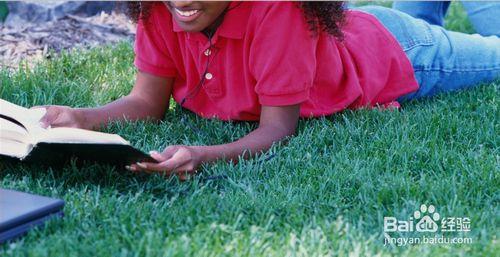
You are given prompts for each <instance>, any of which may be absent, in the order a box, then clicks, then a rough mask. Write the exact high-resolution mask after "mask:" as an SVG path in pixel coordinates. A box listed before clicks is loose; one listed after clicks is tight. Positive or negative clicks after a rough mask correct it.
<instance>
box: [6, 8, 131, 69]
mask: <svg viewBox="0 0 500 257" xmlns="http://www.w3.org/2000/svg"><path fill="white" fill-rule="evenodd" d="M134 37H135V26H134V24H132V23H131V22H130V21H129V20H128V19H127V18H126V16H125V15H124V14H122V13H116V12H112V13H111V14H107V13H104V12H102V13H101V14H100V15H95V16H91V17H80V16H75V15H69V14H68V15H65V16H64V17H62V18H61V19H58V20H55V21H50V22H42V23H27V24H23V26H22V27H6V26H2V25H0V66H1V68H8V69H14V68H18V67H19V64H20V63H22V64H26V65H28V66H30V65H32V64H34V63H36V62H37V61H39V60H41V59H43V58H51V57H52V56H51V55H53V54H52V53H59V52H61V51H63V50H66V49H72V48H75V47H78V48H88V47H93V46H97V45H103V44H109V43H115V42H118V41H122V40H133V39H134Z"/></svg>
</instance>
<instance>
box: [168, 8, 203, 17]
mask: <svg viewBox="0 0 500 257" xmlns="http://www.w3.org/2000/svg"><path fill="white" fill-rule="evenodd" d="M174 10H175V12H176V13H177V14H179V15H180V16H182V17H191V16H193V15H195V14H197V13H198V12H199V11H200V10H191V11H181V10H179V9H177V8H174Z"/></svg>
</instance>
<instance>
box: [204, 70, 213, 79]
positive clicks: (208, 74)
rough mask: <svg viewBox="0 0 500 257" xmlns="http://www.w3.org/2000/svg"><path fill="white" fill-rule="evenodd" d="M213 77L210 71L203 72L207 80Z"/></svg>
mask: <svg viewBox="0 0 500 257" xmlns="http://www.w3.org/2000/svg"><path fill="white" fill-rule="evenodd" d="M213 77H214V76H213V75H212V73H210V72H207V73H206V74H205V78H206V79H208V80H210V79H212V78H213Z"/></svg>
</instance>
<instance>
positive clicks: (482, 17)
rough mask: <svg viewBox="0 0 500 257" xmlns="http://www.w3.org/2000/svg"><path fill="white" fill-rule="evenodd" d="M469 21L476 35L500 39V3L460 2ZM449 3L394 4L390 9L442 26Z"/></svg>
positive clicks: (419, 2) (417, 2)
mask: <svg viewBox="0 0 500 257" xmlns="http://www.w3.org/2000/svg"><path fill="white" fill-rule="evenodd" d="M462 5H463V7H464V9H465V11H466V12H467V15H468V16H469V20H470V21H471V23H472V26H473V27H474V29H475V30H476V32H477V33H479V34H481V35H483V36H491V35H496V36H498V37H500V18H499V17H498V16H499V15H500V2H469V1H462ZM449 6H450V2H449V1H432V2H428V1H416V2H407V1H402V2H397V1H396V2H394V3H393V5H392V8H394V9H396V10H399V11H402V12H405V13H407V14H409V15H411V16H413V17H415V18H419V19H423V20H425V21H427V22H429V23H430V24H433V25H439V26H443V24H444V17H445V16H446V12H447V11H448V7H449Z"/></svg>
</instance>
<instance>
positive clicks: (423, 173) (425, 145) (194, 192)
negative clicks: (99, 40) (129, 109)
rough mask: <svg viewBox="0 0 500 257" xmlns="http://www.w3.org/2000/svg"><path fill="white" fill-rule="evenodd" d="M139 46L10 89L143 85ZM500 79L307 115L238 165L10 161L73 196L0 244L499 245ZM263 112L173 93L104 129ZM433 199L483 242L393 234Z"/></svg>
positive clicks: (191, 249) (68, 97)
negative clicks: (410, 241) (190, 105)
mask: <svg viewBox="0 0 500 257" xmlns="http://www.w3.org/2000/svg"><path fill="white" fill-rule="evenodd" d="M132 58H133V56H132V48H131V46H130V44H128V43H123V44H119V45H117V46H114V47H102V48H95V49H92V50H90V51H83V52H73V53H71V54H63V55H62V56H61V57H60V58H56V59H54V60H51V61H47V62H45V63H42V64H40V65H38V66H36V67H34V68H33V69H26V68H20V69H19V70H17V71H14V72H8V71H5V70H3V71H0V83H1V86H0V98H3V99H7V100H9V101H12V102H15V103H17V104H20V105H24V106H32V105H40V104H62V105H71V106H96V105H99V104H103V103H106V102H108V101H111V100H113V99H116V98H118V97H120V96H123V95H125V94H127V93H128V91H129V90H130V88H131V87H132V82H133V77H134V73H135V71H134V68H133V67H132V64H131V63H132ZM499 85H500V84H499V83H494V84H489V85H482V86H478V87H477V88H476V89H474V90H470V91H466V92H459V93H455V94H449V95H441V96H438V97H436V98H433V99H429V100H423V101H418V102H412V103H409V104H406V105H404V108H403V109H402V110H401V111H377V110H362V111H355V112H352V111H347V112H344V113H341V114H337V115H334V116H331V117H327V118H322V119H314V120H302V121H301V122H300V125H299V130H298V135H297V136H296V137H294V138H293V139H292V140H291V141H290V142H289V144H288V145H287V146H275V147H273V148H272V150H271V151H270V152H268V153H266V154H264V155H262V156H260V157H257V158H255V159H252V160H245V161H241V162H240V163H238V164H236V165H232V164H227V163H222V162H220V163H216V164H214V165H211V166H204V167H203V172H202V173H201V175H200V176H197V177H196V178H194V179H193V180H191V181H188V182H184V183H183V182H179V181H177V180H176V179H175V178H172V179H167V180H166V179H164V178H161V177H159V176H146V175H140V176H137V175H133V174H131V173H130V172H127V171H125V170H122V169H115V168H112V167H109V166H100V165H90V164H89V165H87V166H85V167H83V168H76V167H75V166H74V165H67V166H65V167H63V168H57V169H56V168H47V167H41V166H35V165H12V164H9V163H0V187H3V188H11V189H16V190H21V191H26V192H32V193H37V194H42V195H47V196H53V197H60V198H63V199H64V200H65V201H66V207H65V217H64V219H63V220H60V221H56V222H51V223H49V224H48V225H47V226H46V227H44V228H42V229H38V230H34V231H32V232H30V233H29V234H28V235H27V236H26V237H23V238H22V239H21V240H19V241H17V242H15V243H12V244H7V245H3V246H1V248H0V255H1V256H51V257H52V256H111V255H113V256H185V255H194V256H219V255H226V256H233V255H245V256H283V255H289V256H295V255H297V256H319V255H338V256H372V255H379V256H390V255H403V256H418V257H421V256H443V255H448V256H494V255H495V252H496V253H498V252H499V251H500V246H499V243H498V236H499V231H498V229H497V228H498V225H499V208H498V205H499V191H498V188H499V185H500V183H499V182H500V180H499V165H498V164H499V151H498V150H499V147H498V143H499V137H498V136H497V135H498V131H499V124H498V121H497V117H499V109H498V103H499V101H498V96H499V94H498V86H499ZM183 117H184V118H185V122H179V120H181V118H183ZM187 124H191V126H192V127H196V128H198V129H199V131H194V130H192V129H190V128H189V126H187ZM255 125H256V124H253V123H224V122H220V121H215V120H204V119H200V118H198V117H196V116H194V115H193V114H190V113H188V112H186V111H182V110H179V108H177V106H176V105H175V104H172V105H171V111H170V112H169V113H168V114H167V115H166V118H165V120H164V121H163V122H161V124H159V125H155V124H151V123H147V122H136V123H132V122H130V123H125V124H112V125H110V126H109V127H108V128H106V131H109V132H113V133H118V134H120V135H122V136H123V137H125V138H126V139H128V140H129V141H131V142H133V144H134V145H135V146H137V147H139V148H141V149H143V150H145V151H148V150H152V149H162V148H163V147H165V146H166V145H168V144H214V143H223V142H229V141H231V140H234V139H236V138H239V137H241V136H243V135H245V134H246V133H248V132H249V131H251V130H252V129H254V128H255ZM200 131H201V132H200ZM272 156H274V158H271V159H269V158H270V157H272ZM422 203H427V204H434V205H436V206H437V211H438V212H439V213H441V215H443V216H457V217H463V216H467V217H470V218H471V224H472V231H471V232H469V233H468V235H467V236H469V237H472V238H473V243H472V244H462V245H415V246H404V247H394V246H384V244H383V236H382V224H383V217H384V216H396V217H398V218H400V219H405V218H407V217H408V215H409V214H410V213H412V212H413V211H414V210H416V209H417V208H418V206H419V205H420V204H422Z"/></svg>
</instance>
